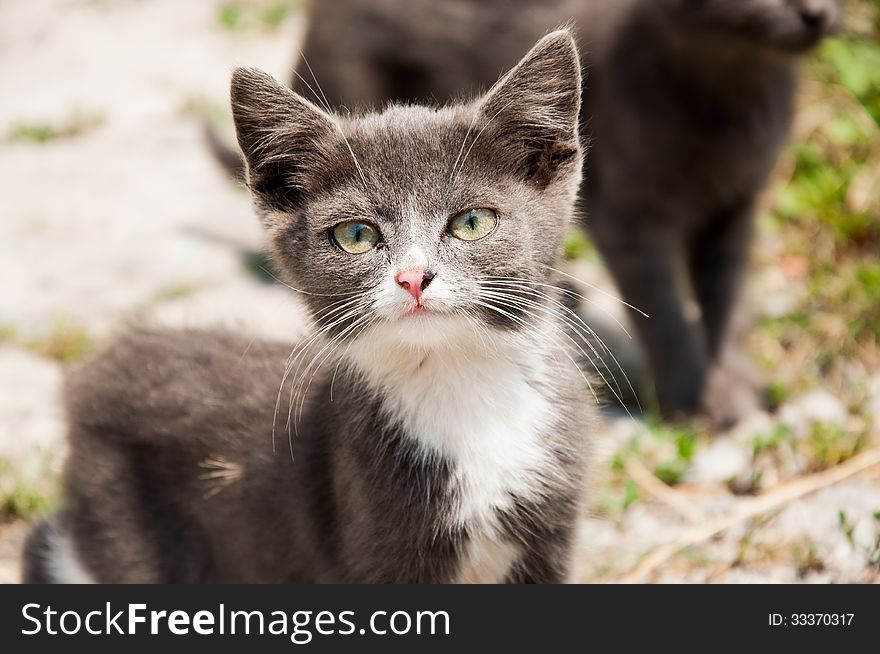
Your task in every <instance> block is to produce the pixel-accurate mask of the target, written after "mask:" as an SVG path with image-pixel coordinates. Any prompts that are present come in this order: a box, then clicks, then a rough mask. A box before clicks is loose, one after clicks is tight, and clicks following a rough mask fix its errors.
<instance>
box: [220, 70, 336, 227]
mask: <svg viewBox="0 0 880 654" xmlns="http://www.w3.org/2000/svg"><path fill="white" fill-rule="evenodd" d="M230 95H231V100H232V116H233V119H234V121H235V131H236V135H237V136H238V145H239V146H240V147H241V151H242V153H243V154H244V159H245V162H246V164H247V183H248V187H249V188H250V189H251V192H252V193H253V194H254V196H255V197H256V199H257V200H258V202H260V203H261V204H262V205H263V206H264V207H265V208H267V209H274V210H279V211H292V210H295V209H297V208H298V207H300V206H302V202H303V195H304V194H305V193H307V192H308V189H309V183H310V180H311V179H312V178H313V177H314V171H315V170H320V169H321V164H322V163H323V158H324V157H323V153H324V152H326V148H327V145H328V143H327V139H328V138H330V137H332V136H333V135H334V133H335V131H336V126H335V123H334V122H333V118H332V116H330V114H328V113H326V112H324V111H322V110H321V109H320V108H318V107H317V106H315V105H314V104H312V103H311V102H309V101H308V100H306V99H305V98H303V97H301V96H300V95H298V94H296V93H294V92H293V91H291V90H290V89H289V88H287V87H286V86H284V85H283V84H281V83H280V82H278V81H276V80H275V78H273V77H271V76H270V75H267V74H266V73H264V72H262V71H260V70H257V69H255V68H236V69H235V71H234V72H233V73H232V88H231V94H230ZM309 173H311V174H309Z"/></svg>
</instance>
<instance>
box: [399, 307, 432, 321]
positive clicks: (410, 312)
mask: <svg viewBox="0 0 880 654" xmlns="http://www.w3.org/2000/svg"><path fill="white" fill-rule="evenodd" d="M431 313H433V311H431V310H430V309H429V308H428V307H426V306H425V305H424V304H414V305H413V306H411V307H410V308H409V309H407V310H406V311H405V312H404V314H403V316H404V318H411V317H414V316H427V315H430V314H431Z"/></svg>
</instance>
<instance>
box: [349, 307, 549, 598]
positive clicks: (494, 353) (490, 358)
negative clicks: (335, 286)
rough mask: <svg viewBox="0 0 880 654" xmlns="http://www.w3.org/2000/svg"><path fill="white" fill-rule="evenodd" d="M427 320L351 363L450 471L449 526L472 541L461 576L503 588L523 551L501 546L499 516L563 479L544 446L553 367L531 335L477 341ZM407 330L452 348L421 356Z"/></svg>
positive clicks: (490, 334)
mask: <svg viewBox="0 0 880 654" xmlns="http://www.w3.org/2000/svg"><path fill="white" fill-rule="evenodd" d="M430 320H431V321H432V324H430V325H423V326H419V325H417V324H410V325H400V326H399V327H398V328H397V329H395V328H394V327H392V328H390V329H389V327H388V326H387V325H386V326H383V327H382V328H380V329H377V330H372V331H371V333H370V334H368V335H366V336H365V337H364V338H362V339H358V341H359V343H358V345H357V346H356V347H354V348H352V357H353V358H354V360H355V363H356V365H357V366H358V368H359V369H360V370H361V371H362V372H363V373H364V374H365V375H366V376H367V378H368V379H369V380H370V382H371V383H372V385H374V386H375V387H376V388H377V389H378V390H379V391H380V392H381V393H382V394H383V396H384V399H385V407H386V408H387V409H388V410H389V411H390V412H391V413H392V414H393V415H394V416H395V417H396V418H397V419H399V420H400V421H401V423H402V424H403V426H404V428H405V429H406V430H407V432H408V433H409V435H410V436H412V438H414V439H415V441H416V442H417V443H418V444H419V445H420V446H421V447H422V449H423V451H424V453H425V456H427V457H431V456H436V455H438V454H439V455H441V456H442V457H443V458H444V459H445V460H446V461H448V462H449V463H450V464H451V466H452V475H453V483H452V488H451V492H452V493H454V494H455V497H456V499H457V501H456V503H455V506H454V509H453V512H452V514H451V515H450V516H448V520H449V526H450V527H467V529H468V531H469V532H470V534H471V541H470V546H469V551H468V552H467V554H466V556H465V560H463V561H462V563H461V573H460V576H461V577H462V578H463V579H464V578H479V579H481V580H485V581H496V582H499V581H502V580H503V578H504V576H505V575H506V573H507V571H508V570H509V568H510V565H511V564H512V563H513V562H514V560H515V559H516V555H517V551H516V548H514V547H513V546H512V545H511V544H509V543H506V542H503V541H501V540H500V539H499V536H500V534H499V532H498V526H499V525H498V520H497V518H498V512H499V511H505V510H510V509H512V508H513V496H516V497H518V498H521V499H525V500H531V499H538V497H539V495H540V493H541V492H542V490H543V488H544V483H543V481H544V480H546V479H548V478H550V477H552V476H553V475H554V474H555V472H556V471H555V469H554V467H553V459H552V456H551V453H550V451H549V448H548V441H547V437H548V434H549V433H550V432H551V430H552V428H553V426H554V422H555V419H556V418H555V412H554V410H553V406H552V403H551V400H550V399H549V398H548V397H546V396H545V395H544V392H542V389H544V388H546V386H545V385H544V384H543V383H542V382H544V381H546V380H547V378H548V377H549V375H550V373H551V372H552V371H551V368H552V366H551V365H550V364H551V362H552V360H551V359H550V357H548V356H547V355H546V354H545V353H544V352H541V351H540V350H539V349H538V346H536V345H535V341H536V339H535V337H534V335H530V337H529V339H528V344H526V343H525V342H524V341H522V340H520V339H519V338H517V337H516V336H515V335H511V334H503V333H500V332H497V331H490V330H485V331H480V332H475V331H474V329H475V328H474V325H473V323H469V322H467V321H464V320H462V319H455V318H441V317H437V318H431V319H430ZM404 330H417V331H419V332H421V333H425V334H431V335H432V337H435V336H436V335H437V334H439V335H440V338H439V340H440V341H441V342H445V345H436V343H437V341H438V338H431V339H430V343H431V344H432V345H431V346H429V347H426V348H424V349H420V348H418V347H415V346H413V345H412V343H413V342H414V340H415V339H413V338H412V336H411V335H408V336H405V335H403V334H400V333H398V332H400V331H404ZM481 338H482V340H481ZM426 340H427V339H426ZM538 342H540V340H538ZM478 571H479V572H478ZM487 577H489V578H491V579H489V578H487Z"/></svg>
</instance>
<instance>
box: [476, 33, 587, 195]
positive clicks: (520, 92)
mask: <svg viewBox="0 0 880 654" xmlns="http://www.w3.org/2000/svg"><path fill="white" fill-rule="evenodd" d="M580 107H581V65H580V58H579V56H578V49H577V44H576V43H575V40H574V37H573V36H572V33H571V31H570V30H568V29H561V30H557V31H555V32H552V33H550V34H548V35H547V36H545V37H544V38H542V39H541V40H540V41H538V43H537V44H536V45H535V46H534V47H533V48H532V49H531V50H530V51H529V52H528V54H526V56H525V57H523V59H522V60H521V61H520V62H519V63H518V64H517V65H516V66H515V67H514V68H513V69H512V70H511V71H510V72H508V73H507V74H506V75H504V76H503V77H502V78H501V79H500V80H499V81H498V82H497V83H496V84H495V86H493V87H492V88H491V89H490V90H489V92H488V93H486V95H485V96H484V97H483V98H482V99H481V100H480V101H479V111H480V113H481V115H482V119H483V121H484V126H485V128H486V130H487V131H489V132H491V134H492V136H493V137H494V138H495V140H497V141H500V142H501V144H502V145H503V146H504V148H505V150H504V152H505V159H507V158H508V157H509V161H507V163H508V164H509V165H510V166H512V167H513V168H514V169H515V170H516V171H517V172H518V173H520V174H522V175H523V177H524V178H526V179H529V180H531V181H534V182H536V183H538V184H541V185H547V184H550V183H551V182H552V181H553V180H554V179H555V178H556V177H557V176H558V175H559V174H560V173H562V172H565V171H579V166H580V158H581V146H580V139H579V136H578V114H579V113H580ZM572 164H574V166H572Z"/></svg>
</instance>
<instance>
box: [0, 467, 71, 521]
mask: <svg viewBox="0 0 880 654" xmlns="http://www.w3.org/2000/svg"><path fill="white" fill-rule="evenodd" d="M44 465H46V464H45V462H44ZM40 479H41V481H40V483H39V484H38V483H36V482H33V481H28V480H26V479H24V478H22V477H21V475H19V474H18V473H17V472H16V470H15V469H14V468H13V467H12V465H11V464H9V463H8V462H6V461H0V524H3V523H4V522H12V521H13V520H19V519H31V518H34V517H36V516H40V515H45V514H47V513H50V512H51V511H52V510H53V509H54V508H55V505H56V504H57V500H58V480H57V478H56V476H55V475H54V474H50V473H49V472H48V471H46V474H43V475H41V476H40Z"/></svg>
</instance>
